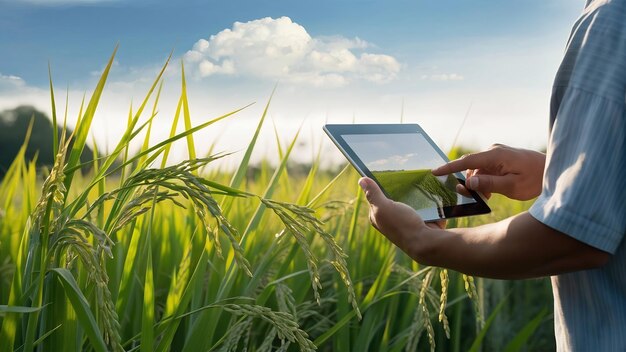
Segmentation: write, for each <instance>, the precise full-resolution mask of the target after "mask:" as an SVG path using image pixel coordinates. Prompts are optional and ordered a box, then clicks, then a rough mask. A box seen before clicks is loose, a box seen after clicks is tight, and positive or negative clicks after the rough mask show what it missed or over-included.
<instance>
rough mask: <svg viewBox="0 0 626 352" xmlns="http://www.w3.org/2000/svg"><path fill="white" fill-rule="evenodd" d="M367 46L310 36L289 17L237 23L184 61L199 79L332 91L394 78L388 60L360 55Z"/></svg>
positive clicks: (203, 42) (394, 66)
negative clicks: (361, 81)
mask: <svg viewBox="0 0 626 352" xmlns="http://www.w3.org/2000/svg"><path fill="white" fill-rule="evenodd" d="M369 47H371V45H370V44H369V43H367V42H366V41H364V40H362V39H359V38H354V39H349V38H345V37H341V36H330V37H311V36H310V35H309V33H307V31H306V29H305V28H304V27H302V26H301V25H299V24H298V23H295V22H293V21H292V20H291V19H290V18H289V17H280V18H277V19H273V18H270V17H266V18H262V19H258V20H253V21H249V22H245V23H242V22H235V23H234V24H233V27H232V29H224V30H223V31H221V32H219V33H217V34H215V35H212V36H211V37H210V38H209V39H208V40H206V39H200V40H198V41H197V42H196V43H195V45H194V46H193V48H192V49H191V50H189V51H188V52H187V53H186V54H185V60H186V61H187V63H189V64H191V69H192V72H195V73H196V74H197V75H198V76H200V77H207V76H211V75H216V74H222V75H240V76H244V77H256V78H267V79H272V80H277V79H280V80H284V81H289V82H297V83H307V84H311V85H314V86H335V87H336V86H343V85H346V84H348V83H349V82H350V81H353V80H359V79H364V80H369V81H373V82H378V83H384V82H388V81H391V80H393V79H394V78H395V77H396V75H397V74H398V72H399V71H400V69H401V65H400V64H399V63H398V61H397V60H396V59H395V58H394V57H392V56H389V55H383V54H372V53H367V52H364V50H365V49H367V48H369Z"/></svg>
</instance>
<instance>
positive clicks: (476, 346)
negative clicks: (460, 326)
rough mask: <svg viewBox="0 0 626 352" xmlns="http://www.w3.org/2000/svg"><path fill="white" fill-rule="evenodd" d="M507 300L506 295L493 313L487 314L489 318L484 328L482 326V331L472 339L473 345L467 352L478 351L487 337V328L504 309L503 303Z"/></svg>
mask: <svg viewBox="0 0 626 352" xmlns="http://www.w3.org/2000/svg"><path fill="white" fill-rule="evenodd" d="M507 298H508V295H507V296H506V297H504V299H502V300H501V301H500V303H498V305H497V306H496V308H495V309H494V310H493V312H491V314H489V318H487V321H486V322H485V326H483V328H482V330H480V332H479V333H478V335H477V336H476V338H475V339H474V343H472V347H470V349H469V352H478V351H480V346H481V344H482V343H483V340H484V339H485V336H486V335H487V331H488V330H489V327H490V326H491V324H492V323H493V321H494V320H495V319H496V316H497V315H498V313H500V311H501V310H502V307H504V303H505V302H506V301H507Z"/></svg>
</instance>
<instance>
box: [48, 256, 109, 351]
mask: <svg viewBox="0 0 626 352" xmlns="http://www.w3.org/2000/svg"><path fill="white" fill-rule="evenodd" d="M51 272H52V273H54V274H56V275H57V277H58V278H59V281H60V282H61V284H62V285H63V289H64V290H65V294H66V295H67V298H68V300H69V301H70V303H71V304H72V307H73V308H74V311H75V312H76V316H77V317H78V321H79V323H80V325H81V326H82V328H83V329H85V333H86V334H87V337H88V338H89V341H90V342H91V346H92V347H93V348H94V350H96V351H97V352H105V351H106V350H107V347H106V343H104V339H103V338H102V333H101V332H100V328H98V324H97V323H96V318H95V317H94V316H93V313H92V312H91V309H90V308H89V303H88V302H87V299H86V298H85V296H84V295H83V292H82V291H81V290H80V288H79V287H78V284H77V283H76V280H74V276H72V273H71V272H70V271H69V270H67V269H65V268H54V269H52V270H51Z"/></svg>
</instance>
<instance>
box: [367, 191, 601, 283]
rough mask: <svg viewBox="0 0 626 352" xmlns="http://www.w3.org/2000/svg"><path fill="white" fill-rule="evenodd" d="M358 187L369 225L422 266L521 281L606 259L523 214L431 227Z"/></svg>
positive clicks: (377, 194)
mask: <svg viewBox="0 0 626 352" xmlns="http://www.w3.org/2000/svg"><path fill="white" fill-rule="evenodd" d="M359 184H361V186H362V187H363V189H364V190H365V194H366V197H367V199H368V201H369V202H370V220H371V222H372V224H373V225H374V226H375V227H376V228H377V229H378V230H379V231H380V232H381V233H383V234H384V235H385V236H386V237H387V238H389V240H390V241H392V242H393V243H394V244H395V245H396V246H398V247H399V248H400V249H402V250H403V251H404V252H405V253H407V254H408V255H409V256H410V257H411V258H413V259H414V260H415V261H417V262H419V263H422V264H426V265H433V266H439V267H445V268H450V269H453V270H457V271H460V272H463V273H466V274H470V275H476V276H482V277H490V278H497V279H523V278H531V277H542V276H550V275H556V274H561V273H565V272H571V271H578V270H585V269H594V268H597V267H600V266H602V265H604V264H605V263H606V262H607V261H608V260H609V259H610V257H611V255H610V254H609V253H606V252H604V251H601V250H599V249H596V248H594V247H591V246H589V245H587V244H585V243H582V242H580V241H578V240H575V239H573V238H572V237H569V236H567V235H565V234H563V233H560V232H558V231H556V230H554V229H551V228H550V227H548V226H546V225H544V224H542V223H540V222H539V221H537V220H535V219H534V218H533V217H532V216H531V215H530V214H528V213H526V212H525V213H522V214H519V215H517V216H514V217H511V218H508V219H505V220H502V221H500V222H497V223H493V224H487V225H483V226H479V227H475V228H458V229H451V230H443V229H440V228H435V227H430V226H428V225H427V224H425V223H424V222H423V221H422V219H421V218H420V217H419V216H418V215H417V214H416V213H415V211H414V210H413V209H412V208H410V207H408V206H407V205H405V204H402V203H398V202H394V201H392V200H390V199H388V198H386V197H385V195H384V194H383V193H382V191H381V190H380V188H378V185H376V183H375V182H373V181H372V180H370V179H361V181H360V182H359Z"/></svg>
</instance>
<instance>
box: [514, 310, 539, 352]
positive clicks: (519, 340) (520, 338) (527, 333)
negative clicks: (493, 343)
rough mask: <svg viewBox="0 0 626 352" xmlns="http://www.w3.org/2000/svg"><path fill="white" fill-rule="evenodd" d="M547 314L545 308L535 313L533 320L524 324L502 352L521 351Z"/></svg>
mask: <svg viewBox="0 0 626 352" xmlns="http://www.w3.org/2000/svg"><path fill="white" fill-rule="evenodd" d="M547 314H548V310H547V309H546V308H544V309H542V310H541V312H539V313H537V315H536V316H535V317H534V318H533V320H531V321H529V322H528V324H526V325H525V326H524V328H522V330H521V331H520V332H519V333H517V335H515V337H514V338H513V339H512V340H511V342H509V343H508V344H507V345H506V347H505V348H504V352H515V351H521V350H522V349H523V348H524V347H527V346H528V340H529V339H530V338H531V337H532V336H533V334H534V333H535V331H537V328H538V327H539V325H541V323H542V322H543V319H544V318H545V316H546V315H547Z"/></svg>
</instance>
